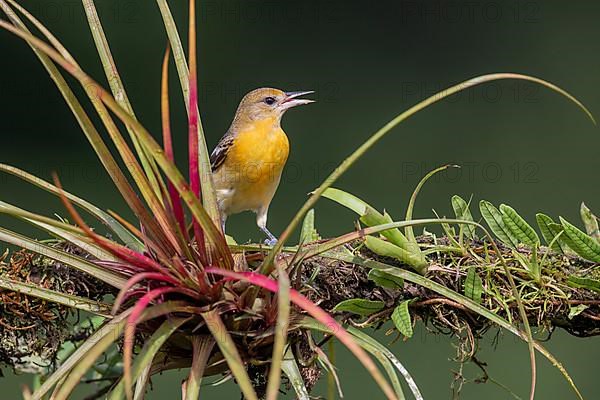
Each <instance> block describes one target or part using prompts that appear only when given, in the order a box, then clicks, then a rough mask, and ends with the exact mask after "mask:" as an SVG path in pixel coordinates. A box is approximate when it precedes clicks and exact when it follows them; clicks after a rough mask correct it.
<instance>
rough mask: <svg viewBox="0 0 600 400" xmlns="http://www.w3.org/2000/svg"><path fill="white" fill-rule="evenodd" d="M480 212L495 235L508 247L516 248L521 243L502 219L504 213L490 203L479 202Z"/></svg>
mask: <svg viewBox="0 0 600 400" xmlns="http://www.w3.org/2000/svg"><path fill="white" fill-rule="evenodd" d="M479 211H480V212H481V216H482V217H483V219H485V222H487V224H488V225H489V227H490V229H491V230H492V232H494V235H496V236H497V237H498V239H500V240H501V241H502V243H504V244H505V245H507V246H510V247H513V248H516V247H517V245H518V244H519V242H518V241H517V239H516V238H515V237H514V236H513V234H512V233H511V231H510V230H509V229H508V228H507V227H506V224H505V223H504V220H503V219H502V213H500V211H498V209H497V208H496V207H495V206H494V205H493V204H492V203H490V202H489V201H485V200H481V201H480V202H479Z"/></svg>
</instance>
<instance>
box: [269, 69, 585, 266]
mask: <svg viewBox="0 0 600 400" xmlns="http://www.w3.org/2000/svg"><path fill="white" fill-rule="evenodd" d="M501 79H519V80H525V81H530V82H534V83H537V84H540V85H542V86H545V87H547V88H549V89H551V90H553V91H555V92H558V93H559V94H561V95H563V96H564V97H566V98H567V99H569V100H570V101H571V102H573V103H575V104H576V105H577V106H578V107H579V108H580V109H581V110H583V111H584V112H585V113H586V114H587V116H588V117H589V118H590V119H591V120H592V122H593V123H594V124H595V123H596V121H595V120H594V117H593V115H592V114H591V112H590V111H589V110H588V109H587V108H586V107H585V106H584V105H583V104H582V103H581V102H580V101H579V100H577V99H576V98H575V97H573V96H572V95H571V94H569V93H568V92H566V91H565V90H563V89H561V88H560V87H558V86H556V85H554V84H552V83H550V82H547V81H544V80H542V79H539V78H535V77H532V76H529V75H523V74H515V73H495V74H487V75H481V76H478V77H475V78H471V79H469V80H466V81H464V82H462V83H459V84H458V85H454V86H452V87H450V88H448V89H445V90H442V91H441V92H438V93H436V94H434V95H433V96H430V97H428V98H427V99H425V100H423V101H421V102H419V103H417V104H416V105H414V106H412V107H411V108H409V109H408V110H406V111H404V112H403V113H401V114H400V115H398V116H397V117H395V118H394V119H392V120H391V121H389V122H388V123H387V124H385V125H384V126H383V127H382V128H380V129H379V130H378V131H377V132H375V133H374V134H373V135H371V137H369V139H367V140H366V141H365V142H364V143H363V144H362V145H360V146H359V147H358V148H357V149H356V150H355V151H354V152H353V153H352V154H351V155H350V156H349V157H347V158H346V159H345V160H344V161H342V163H341V164H340V165H339V166H338V167H337V168H336V169H334V170H333V172H332V173H331V174H330V175H329V176H328V177H327V178H325V180H324V181H323V183H322V184H321V185H320V186H319V187H318V188H317V190H315V191H314V192H313V193H312V195H311V196H310V197H309V198H308V200H307V201H306V202H305V203H304V205H303V206H302V207H301V208H300V210H299V211H298V212H297V213H296V215H295V216H294V218H293V219H292V220H291V221H290V223H289V224H288V226H287V227H286V228H285V230H284V231H283V233H282V234H281V236H280V237H279V240H278V241H277V244H276V245H275V246H274V247H273V249H272V250H271V252H270V253H269V256H268V257H267V258H266V259H265V261H264V262H263V264H262V266H261V269H260V271H261V273H263V274H264V273H267V272H270V271H271V270H272V268H273V261H274V259H275V256H276V254H277V253H279V252H280V250H281V248H282V247H283V246H284V245H285V243H286V242H287V240H288V239H289V238H290V236H291V234H292V232H293V231H294V229H296V227H297V226H298V224H299V223H300V222H301V221H302V218H303V217H304V214H306V213H307V212H308V210H310V209H311V208H313V207H314V205H315V203H316V202H317V200H319V198H320V197H321V195H322V194H323V192H324V191H325V190H326V189H327V188H329V187H331V186H332V185H333V184H334V183H335V182H336V181H337V180H338V178H339V177H340V176H342V175H343V174H344V173H345V172H346V171H347V170H348V169H349V168H350V167H351V166H352V165H354V163H355V162H356V161H358V159H360V158H361V157H362V155H363V154H364V153H365V152H366V151H367V150H369V149H370V148H371V147H373V145H374V144H375V143H377V142H378V141H379V140H380V139H381V138H383V137H384V136H385V135H386V134H387V133H388V132H390V131H391V130H392V129H393V128H395V127H396V126H397V125H398V124H400V123H401V122H402V121H404V120H406V119H407V118H409V117H411V116H413V115H414V114H416V113H418V112H419V111H421V110H423V109H425V108H427V107H429V106H430V105H432V104H434V103H437V102H438V101H440V100H442V99H444V98H446V97H448V96H451V95H453V94H455V93H458V92H461V91H463V90H465V89H468V88H470V87H473V86H476V85H480V84H482V83H486V82H492V81H496V80H501Z"/></svg>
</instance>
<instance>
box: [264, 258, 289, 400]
mask: <svg viewBox="0 0 600 400" xmlns="http://www.w3.org/2000/svg"><path fill="white" fill-rule="evenodd" d="M277 274H278V277H277V281H278V291H277V322H276V323H275V341H274V343H273V355H272V356H271V366H270V369H269V377H268V379H267V394H266V396H265V398H266V400H276V399H277V396H278V394H279V386H280V383H281V363H282V360H283V355H284V351H285V345H286V343H287V331H288V326H289V319H290V278H289V277H288V275H287V273H286V271H285V269H283V268H279V269H278V270H277Z"/></svg>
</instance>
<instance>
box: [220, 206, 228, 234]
mask: <svg viewBox="0 0 600 400" xmlns="http://www.w3.org/2000/svg"><path fill="white" fill-rule="evenodd" d="M226 222H227V214H225V213H224V212H222V211H221V228H222V232H223V235H225V223H226Z"/></svg>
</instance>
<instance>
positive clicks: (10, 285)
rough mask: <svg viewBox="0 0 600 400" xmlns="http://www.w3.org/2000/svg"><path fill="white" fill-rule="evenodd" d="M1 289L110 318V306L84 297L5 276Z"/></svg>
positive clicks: (0, 284) (2, 278)
mask: <svg viewBox="0 0 600 400" xmlns="http://www.w3.org/2000/svg"><path fill="white" fill-rule="evenodd" d="M0 288H2V289H6V290H11V291H13V292H18V293H22V294H25V295H27V296H33V297H37V298H39V299H43V300H46V301H49V302H51V303H56V304H62V305H64V306H67V307H71V308H76V309H78V310H83V311H87V312H90V313H93V314H96V315H100V316H102V317H105V318H110V309H111V306H110V305H108V304H104V303H100V302H96V301H92V300H89V299H87V298H84V297H79V296H74V295H70V294H66V293H61V292H57V291H55V290H51V289H46V288H44V287H41V286H37V285H34V284H30V283H25V282H19V281H15V280H12V279H8V278H6V277H3V276H0Z"/></svg>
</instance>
